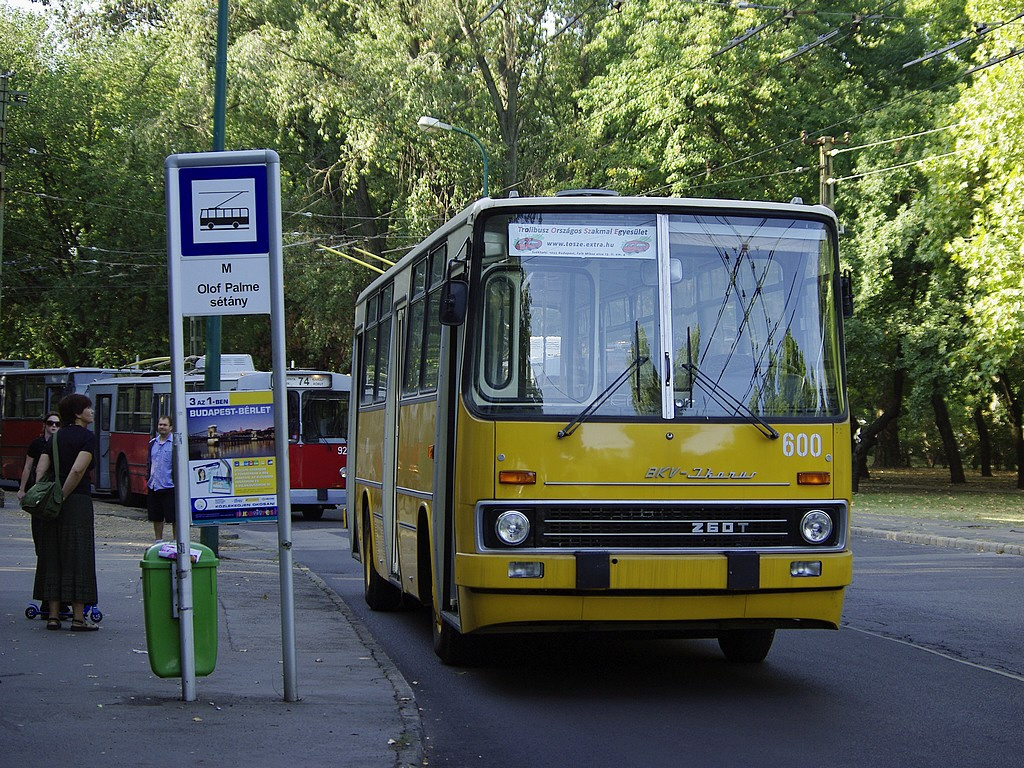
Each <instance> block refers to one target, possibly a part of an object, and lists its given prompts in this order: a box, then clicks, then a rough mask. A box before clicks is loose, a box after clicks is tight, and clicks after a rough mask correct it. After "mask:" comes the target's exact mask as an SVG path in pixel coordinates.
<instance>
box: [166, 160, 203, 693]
mask: <svg viewBox="0 0 1024 768" xmlns="http://www.w3.org/2000/svg"><path fill="white" fill-rule="evenodd" d="M177 199H178V177H177V175H176V174H174V173H171V167H170V161H168V164H167V256H168V258H167V284H168V286H170V289H171V290H170V296H169V301H168V307H169V313H170V329H171V333H170V336H171V392H172V393H173V396H174V423H175V424H177V425H178V428H177V429H175V430H174V432H173V440H174V443H173V447H174V448H175V449H176V450H175V451H174V454H173V455H174V465H175V467H174V468H175V470H176V475H177V478H178V483H177V484H178V486H179V487H178V489H177V492H176V493H175V494H174V498H175V509H174V534H175V539H176V540H177V550H178V558H177V559H176V560H175V561H174V564H173V566H172V567H174V568H176V569H177V575H178V578H177V580H176V582H175V583H176V585H177V589H178V632H179V638H180V644H181V698H182V700H183V701H195V700H196V651H195V632H194V624H193V621H192V619H193V613H192V556H191V554H192V552H191V550H192V542H191V541H190V539H189V537H190V535H191V529H190V525H191V522H192V520H191V518H192V512H191V510H190V509H189V495H188V494H187V493H183V492H182V488H181V487H180V486H181V485H182V481H183V480H184V481H185V487H186V488H187V487H188V485H187V480H186V478H188V435H187V434H186V430H185V424H186V421H185V345H184V339H183V336H184V334H183V329H182V320H183V318H182V309H181V292H180V291H178V290H176V289H175V286H178V285H180V284H181V260H180V259H177V258H175V257H174V252H175V250H176V246H175V244H176V243H178V242H180V241H181V223H180V221H179V219H178V211H177V210H175V205H174V203H176V202H177Z"/></svg>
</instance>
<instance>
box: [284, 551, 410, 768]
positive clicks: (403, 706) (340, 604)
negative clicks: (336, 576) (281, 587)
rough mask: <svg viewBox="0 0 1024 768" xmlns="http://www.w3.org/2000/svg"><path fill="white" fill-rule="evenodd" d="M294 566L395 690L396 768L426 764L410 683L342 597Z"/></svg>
mask: <svg viewBox="0 0 1024 768" xmlns="http://www.w3.org/2000/svg"><path fill="white" fill-rule="evenodd" d="M293 565H294V567H295V568H296V569H297V570H299V571H301V572H302V573H303V574H304V575H305V576H306V578H308V579H309V580H310V581H312V582H313V583H314V584H315V585H316V586H317V588H318V589H320V590H321V591H322V592H323V593H324V594H325V595H326V596H327V598H328V599H329V600H330V601H331V602H332V603H334V606H335V607H336V608H337V609H338V611H339V612H340V613H341V614H342V615H343V616H344V617H345V618H346V619H347V620H348V623H349V624H351V625H352V629H353V630H355V633H356V636H357V637H358V638H359V640H360V641H361V642H362V643H363V645H364V646H366V650H367V651H368V652H369V654H370V655H371V656H372V657H373V659H374V661H376V662H377V666H378V667H379V668H380V670H381V672H382V673H383V674H384V677H385V678H386V679H387V681H388V682H389V683H390V684H391V687H392V688H393V689H394V691H395V704H397V705H398V714H399V716H400V717H401V719H402V722H403V723H404V734H403V735H404V737H405V738H404V739H403V740H402V741H400V742H396V743H395V744H393V745H392V748H393V749H394V750H395V756H396V759H395V768H404V766H416V765H425V764H426V762H425V755H424V738H423V722H422V720H421V719H420V712H419V708H418V707H417V706H416V697H415V694H414V693H413V690H412V688H411V687H410V686H409V683H408V682H406V679H405V677H403V676H402V673H401V672H400V671H399V669H398V667H397V666H395V663H394V662H393V661H392V660H391V658H390V657H389V656H388V655H387V653H385V651H384V649H383V648H382V647H381V646H380V645H379V644H378V643H377V640H376V639H375V638H374V637H373V635H372V634H371V633H370V631H369V630H368V629H367V628H366V625H364V624H363V623H362V622H361V621H360V620H359V618H358V617H357V616H356V615H355V614H354V613H353V612H352V610H351V609H350V608H349V607H348V605H347V604H346V603H345V601H344V600H342V598H341V595H339V594H338V593H337V592H335V591H334V590H333V589H332V588H331V586H330V585H329V584H328V583H327V582H326V581H324V580H323V579H322V578H320V577H319V576H318V575H317V574H316V573H314V572H313V571H311V570H309V568H307V567H306V566H304V565H302V564H301V563H294V564H293Z"/></svg>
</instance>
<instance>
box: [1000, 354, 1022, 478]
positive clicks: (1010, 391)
mask: <svg viewBox="0 0 1024 768" xmlns="http://www.w3.org/2000/svg"><path fill="white" fill-rule="evenodd" d="M996 384H997V385H998V389H999V394H1000V395H1002V396H1003V399H1004V400H1005V401H1006V405H1007V407H1008V409H1009V411H1010V434H1011V435H1012V436H1013V447H1014V454H1015V455H1016V457H1017V488H1020V489H1024V429H1022V425H1021V421H1022V419H1021V402H1020V398H1019V397H1018V395H1017V391H1016V390H1015V389H1014V387H1013V383H1012V382H1011V381H1010V376H1009V374H1007V373H1006V371H1000V373H999V374H998V375H997V376H996Z"/></svg>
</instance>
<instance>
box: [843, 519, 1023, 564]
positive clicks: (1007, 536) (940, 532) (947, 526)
mask: <svg viewBox="0 0 1024 768" xmlns="http://www.w3.org/2000/svg"><path fill="white" fill-rule="evenodd" d="M851 519H852V524H851V529H852V531H853V533H854V534H857V535H861V536H872V537H875V538H882V539H889V540H891V541H902V542H905V543H908V544H927V545H930V546H933V547H954V548H957V549H970V550H974V551H976V552H995V553H996V554H1000V555H1024V526H1013V525H1011V524H1009V523H1008V524H1006V525H990V524H985V523H975V522H968V521H958V520H925V519H918V518H914V517H900V516H899V515H876V514H871V513H867V512H858V511H857V509H856V507H854V510H853V512H852V514H851ZM854 570H856V565H855V566H854Z"/></svg>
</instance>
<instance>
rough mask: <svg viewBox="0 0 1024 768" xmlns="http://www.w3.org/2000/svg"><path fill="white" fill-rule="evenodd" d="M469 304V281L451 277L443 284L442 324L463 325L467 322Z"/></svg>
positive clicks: (439, 314) (439, 316) (440, 315)
mask: <svg viewBox="0 0 1024 768" xmlns="http://www.w3.org/2000/svg"><path fill="white" fill-rule="evenodd" d="M468 306H469V283H467V282H466V281H465V280H456V279H454V278H449V279H448V280H446V281H445V283H444V285H443V286H441V307H440V310H439V312H438V319H439V320H440V321H441V325H449V326H453V325H462V324H463V323H464V322H466V308H467V307H468Z"/></svg>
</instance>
